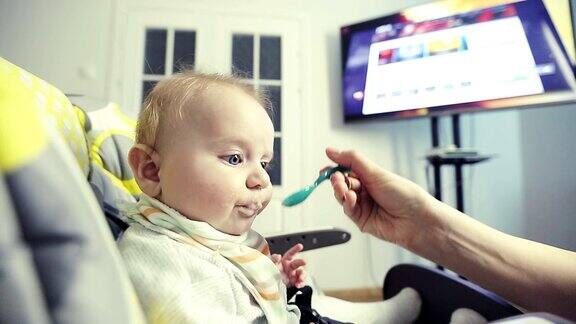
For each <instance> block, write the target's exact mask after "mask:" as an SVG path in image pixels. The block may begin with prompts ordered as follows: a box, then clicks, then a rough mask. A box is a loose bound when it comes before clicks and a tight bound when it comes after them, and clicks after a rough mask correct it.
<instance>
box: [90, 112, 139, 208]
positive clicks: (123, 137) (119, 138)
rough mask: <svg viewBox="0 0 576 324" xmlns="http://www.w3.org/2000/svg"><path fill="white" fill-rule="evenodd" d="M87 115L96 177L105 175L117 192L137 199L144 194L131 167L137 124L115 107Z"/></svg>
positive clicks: (91, 157)
mask: <svg viewBox="0 0 576 324" xmlns="http://www.w3.org/2000/svg"><path fill="white" fill-rule="evenodd" d="M87 115H88V116H87V117H88V121H87V122H86V123H85V130H86V138H87V140H88V146H89V156H90V162H91V164H92V168H93V169H92V174H94V173H95V172H99V173H100V174H102V175H104V176H105V177H106V178H108V180H109V182H111V183H112V184H113V185H114V187H115V189H116V190H120V191H123V192H124V193H126V194H129V195H131V196H133V197H136V196H138V195H140V193H141V192H142V191H141V190H140V188H139V187H138V184H137V183H136V180H135V179H134V175H133V174H132V170H131V169H130V167H129V165H128V150H129V149H130V147H132V144H133V143H134V130H135V128H136V121H135V120H133V119H131V118H130V117H128V116H126V115H124V113H122V111H121V109H120V107H119V106H118V105H117V104H115V103H110V104H108V105H107V106H106V107H104V108H102V109H99V110H96V111H91V112H88V114H87ZM94 168H97V170H94ZM122 196H123V194H122V193H119V194H116V198H118V199H120V198H123V197H122ZM124 198H126V197H124Z"/></svg>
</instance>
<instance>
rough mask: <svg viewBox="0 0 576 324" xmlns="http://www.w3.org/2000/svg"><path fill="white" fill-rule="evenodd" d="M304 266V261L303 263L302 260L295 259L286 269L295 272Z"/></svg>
mask: <svg viewBox="0 0 576 324" xmlns="http://www.w3.org/2000/svg"><path fill="white" fill-rule="evenodd" d="M305 265H306V261H304V260H303V259H296V260H294V261H292V262H290V264H289V265H288V267H289V268H290V269H289V270H296V269H298V268H300V267H303V266H305Z"/></svg>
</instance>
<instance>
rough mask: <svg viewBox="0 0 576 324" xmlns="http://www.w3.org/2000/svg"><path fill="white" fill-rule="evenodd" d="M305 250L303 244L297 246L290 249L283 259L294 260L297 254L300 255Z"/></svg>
mask: <svg viewBox="0 0 576 324" xmlns="http://www.w3.org/2000/svg"><path fill="white" fill-rule="evenodd" d="M303 249H304V245H302V243H298V244H295V245H294V246H293V247H291V248H290V250H288V251H286V252H285V253H284V256H283V257H282V259H283V260H292V259H293V258H294V256H295V255H296V254H298V252H300V251H302V250H303Z"/></svg>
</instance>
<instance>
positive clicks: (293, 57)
mask: <svg viewBox="0 0 576 324" xmlns="http://www.w3.org/2000/svg"><path fill="white" fill-rule="evenodd" d="M119 15H120V17H121V18H120V19H119V21H120V23H119V24H118V29H119V34H118V37H117V49H118V50H117V52H118V54H117V57H116V59H115V67H114V71H118V72H117V73H116V75H115V78H114V79H115V82H114V83H113V84H114V88H115V89H116V91H112V97H113V98H114V99H115V100H118V101H119V102H121V104H122V106H123V107H125V109H126V111H127V112H128V113H130V114H131V115H132V116H136V115H137V114H138V111H139V109H140V106H141V103H142V101H143V98H144V97H145V94H146V93H147V92H148V91H149V90H150V89H151V88H152V87H153V86H154V84H155V83H156V82H158V81H159V80H161V79H163V78H165V77H166V76H169V75H171V74H172V73H175V72H177V71H178V70H179V69H180V68H182V67H184V68H195V69H199V70H201V71H206V72H221V73H232V72H234V74H236V75H238V76H239V77H241V78H242V79H243V80H244V81H245V82H246V83H248V84H252V85H253V86H254V87H255V88H256V89H258V90H259V91H263V92H264V93H266V94H267V95H268V98H269V99H270V101H271V102H272V105H273V108H274V110H275V114H274V118H273V120H274V127H275V131H276V132H275V141H274V146H275V152H274V154H275V158H274V159H275V163H273V164H274V165H273V166H272V169H271V171H270V175H271V178H272V181H273V184H274V187H275V190H274V195H273V199H272V201H271V202H270V204H269V205H268V208H267V209H266V210H265V211H264V212H263V213H262V214H261V215H260V216H259V217H258V218H257V219H256V221H255V223H254V228H255V229H256V230H257V231H259V232H261V233H264V234H266V233H275V232H282V231H286V230H296V229H298V228H300V227H301V225H302V219H301V209H300V207H292V208H290V209H287V208H283V207H282V205H281V201H282V199H283V198H284V197H285V196H287V195H288V194H290V193H291V191H293V190H295V189H298V186H299V185H300V183H301V181H300V174H301V173H300V172H301V171H300V168H301V164H302V159H301V145H300V143H301V142H300V141H301V129H300V120H301V111H300V104H301V98H300V91H299V88H298V85H299V84H300V82H299V74H300V73H299V67H300V62H299V61H300V57H299V51H298V44H300V42H299V39H298V38H299V28H300V24H299V22H298V21H296V20H289V19H279V18H261V17H249V16H245V15H231V14H229V13H228V14H222V13H218V12H208V11H207V12H202V11H199V10H193V11H192V10H183V9H182V8H171V9H170V8H163V9H161V10H159V9H157V10H151V9H145V8H144V9H143V8H134V9H130V8H122V9H121V10H120V12H119Z"/></svg>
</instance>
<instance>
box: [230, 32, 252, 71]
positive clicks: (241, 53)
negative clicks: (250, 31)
mask: <svg viewBox="0 0 576 324" xmlns="http://www.w3.org/2000/svg"><path fill="white" fill-rule="evenodd" d="M232 74H234V75H236V76H238V77H241V78H244V79H252V77H253V75H254V35H245V34H234V36H233V37H232Z"/></svg>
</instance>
